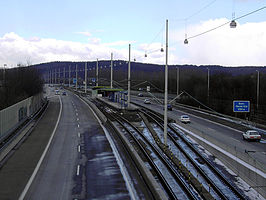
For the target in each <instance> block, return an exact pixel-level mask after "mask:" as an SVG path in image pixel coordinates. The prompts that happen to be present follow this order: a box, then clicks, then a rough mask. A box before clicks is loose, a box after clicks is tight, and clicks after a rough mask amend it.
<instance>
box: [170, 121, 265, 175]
mask: <svg viewBox="0 0 266 200" xmlns="http://www.w3.org/2000/svg"><path fill="white" fill-rule="evenodd" d="M175 126H176V127H178V128H180V129H181V130H182V131H185V132H187V133H189V134H190V135H193V136H194V137H196V138H198V139H199V140H201V141H203V142H205V143H206V144H208V145H209V146H211V147H213V148H214V149H216V150H217V151H220V152H221V153H223V154H225V155H226V156H228V157H229V158H231V159H233V160H234V161H236V162H238V163H239V164H241V165H243V166H245V167H246V168H248V169H250V170H252V171H254V172H255V173H257V174H258V175H260V176H262V177H263V178H266V173H264V172H263V171H261V170H259V169H257V168H255V167H253V166H252V165H250V164H248V163H246V162H245V161H243V160H241V159H240V158H238V157H236V156H234V155H232V154H231V153H229V152H227V151H225V150H224V149H222V148H221V147H219V146H216V145H215V144H212V143H211V142H209V141H208V140H206V139H204V138H202V137H200V136H198V135H197V134H195V133H193V132H191V131H189V130H187V129H185V128H183V127H182V126H179V125H178V124H176V123H175Z"/></svg>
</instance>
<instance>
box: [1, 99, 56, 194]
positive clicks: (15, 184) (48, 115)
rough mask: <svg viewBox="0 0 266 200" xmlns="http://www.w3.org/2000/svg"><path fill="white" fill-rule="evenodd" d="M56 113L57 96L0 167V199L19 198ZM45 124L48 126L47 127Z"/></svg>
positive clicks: (38, 156) (49, 131)
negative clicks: (27, 135) (26, 136)
mask: <svg viewBox="0 0 266 200" xmlns="http://www.w3.org/2000/svg"><path fill="white" fill-rule="evenodd" d="M58 113H59V101H58V98H53V99H50V102H49V104H48V107H47V109H46V111H45V113H44V114H43V116H42V118H41V119H40V120H39V122H38V123H37V124H36V126H35V127H34V129H33V130H32V132H31V133H30V135H29V137H28V138H27V139H26V140H25V141H24V142H23V143H22V144H21V146H19V147H16V148H15V149H14V150H15V152H14V154H13V155H12V156H11V157H10V158H9V160H8V161H7V163H5V165H4V166H3V167H2V168H1V169H0V180H1V181H0V199H18V198H19V196H20V195H21V193H22V191H23V189H24V188H25V186H26V184H27V182H28V180H29V179H30V177H31V174H32V173H33V170H34V168H35V166H36V165H37V163H38V161H39V159H40V157H41V155H42V152H43V150H44V149H45V146H46V144H47V142H48V140H49V138H50V135H51V133H52V131H53V126H54V125H55V122H56V119H57V116H58ZM47 124H50V126H49V127H47Z"/></svg>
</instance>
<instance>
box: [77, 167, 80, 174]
mask: <svg viewBox="0 0 266 200" xmlns="http://www.w3.org/2000/svg"><path fill="white" fill-rule="evenodd" d="M79 170H80V165H78V166H77V176H79Z"/></svg>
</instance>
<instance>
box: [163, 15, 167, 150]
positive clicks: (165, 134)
mask: <svg viewBox="0 0 266 200" xmlns="http://www.w3.org/2000/svg"><path fill="white" fill-rule="evenodd" d="M167 65H168V19H167V20H166V45H165V80H164V86H165V88H164V131H163V133H164V145H165V146H167V100H168V97H167V96H168V91H167V90H168V66H167Z"/></svg>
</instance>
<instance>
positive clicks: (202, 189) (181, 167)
mask: <svg viewBox="0 0 266 200" xmlns="http://www.w3.org/2000/svg"><path fill="white" fill-rule="evenodd" d="M140 116H141V117H142V119H143V121H144V123H145V124H146V126H147V128H148V129H149V131H150V132H151V134H152V137H153V139H154V140H155V141H156V142H157V145H158V146H159V147H160V148H161V149H162V150H163V151H164V153H165V154H166V155H167V157H168V158H170V159H171V160H172V162H173V163H174V164H175V165H176V166H178V168H179V171H180V172H181V174H182V175H183V176H184V177H185V179H186V180H187V182H188V183H189V184H191V185H192V186H193V187H194V188H195V190H197V192H198V193H199V194H200V195H201V197H203V198H204V199H208V200H209V199H210V200H212V199H213V200H214V197H213V196H212V195H211V194H210V189H211V188H210V186H209V189H208V190H207V189H206V188H205V187H203V186H202V184H201V183H200V182H199V181H198V178H197V177H195V176H194V175H192V174H191V173H190V171H189V170H188V169H187V167H186V166H185V165H183V164H182V163H181V161H180V160H179V159H178V158H177V157H175V156H174V155H173V152H172V151H171V150H170V149H169V148H167V147H166V146H165V145H164V143H163V142H162V141H161V140H160V138H159V137H158V136H157V133H156V132H155V131H154V129H153V128H152V126H151V125H150V123H149V121H148V119H147V118H146V117H145V116H144V115H143V114H142V113H140Z"/></svg>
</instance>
